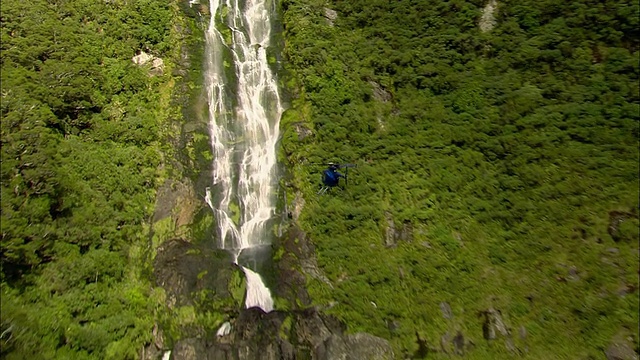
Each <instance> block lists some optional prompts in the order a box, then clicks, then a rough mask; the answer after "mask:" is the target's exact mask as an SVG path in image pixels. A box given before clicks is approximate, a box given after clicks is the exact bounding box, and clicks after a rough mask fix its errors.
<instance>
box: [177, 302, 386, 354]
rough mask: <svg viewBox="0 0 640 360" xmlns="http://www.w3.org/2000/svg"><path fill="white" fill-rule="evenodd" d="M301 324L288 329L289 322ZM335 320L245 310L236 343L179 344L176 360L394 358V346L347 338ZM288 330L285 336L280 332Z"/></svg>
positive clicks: (304, 313)
mask: <svg viewBox="0 0 640 360" xmlns="http://www.w3.org/2000/svg"><path fill="white" fill-rule="evenodd" d="M287 318H289V319H290V320H291V321H292V323H293V324H295V326H291V328H290V329H288V330H287V331H285V330H286V329H285V328H286V327H283V326H284V322H285V319H287ZM343 331H344V329H343V327H342V325H341V324H340V323H339V322H338V321H337V320H335V319H333V318H330V317H327V316H325V315H322V314H320V313H319V312H317V311H315V310H313V309H307V310H304V311H292V312H288V313H286V312H282V311H272V312H270V313H265V312H263V311H262V310H260V309H258V308H251V309H246V310H242V311H241V313H240V316H239V317H238V319H236V320H235V325H234V326H233V328H232V330H231V333H230V334H229V337H230V338H231V341H224V342H223V341H220V339H218V338H213V339H202V338H199V339H196V338H189V339H183V340H180V341H178V342H176V344H175V346H174V352H173V359H174V360H196V359H197V360H254V359H263V360H280V359H291V360H293V359H305V358H306V359H311V358H313V359H317V360H333V359H336V360H337V359H344V360H349V359H353V360H356V359H358V360H359V359H380V360H383V359H393V351H392V349H391V345H390V344H389V343H388V342H387V341H386V340H384V339H381V338H378V337H375V336H372V335H369V334H353V335H345V334H344V333H343ZM283 332H284V337H282V336H281V335H280V334H281V333H283Z"/></svg>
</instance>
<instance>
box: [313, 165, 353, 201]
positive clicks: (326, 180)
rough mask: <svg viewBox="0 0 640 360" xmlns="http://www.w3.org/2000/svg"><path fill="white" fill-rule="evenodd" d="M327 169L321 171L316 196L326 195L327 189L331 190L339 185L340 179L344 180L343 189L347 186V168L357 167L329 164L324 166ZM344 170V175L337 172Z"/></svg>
mask: <svg viewBox="0 0 640 360" xmlns="http://www.w3.org/2000/svg"><path fill="white" fill-rule="evenodd" d="M326 165H327V166H328V167H327V168H326V169H325V170H324V171H322V185H321V187H320V190H319V191H318V195H322V194H324V193H326V192H327V191H328V190H329V189H332V188H334V187H336V186H338V185H339V184H340V178H344V186H345V188H346V187H347V185H349V177H348V175H349V168H355V167H357V165H356V164H336V163H333V162H329V163H327V164H326ZM341 168H343V169H345V174H344V175H343V174H341V173H339V172H338V169H341Z"/></svg>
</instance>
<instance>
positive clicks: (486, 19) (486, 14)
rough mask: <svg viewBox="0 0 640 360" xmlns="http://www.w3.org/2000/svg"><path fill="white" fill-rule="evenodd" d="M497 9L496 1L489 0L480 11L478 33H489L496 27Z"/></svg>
mask: <svg viewBox="0 0 640 360" xmlns="http://www.w3.org/2000/svg"><path fill="white" fill-rule="evenodd" d="M497 8H498V2H497V1H496V0H489V2H488V3H487V5H485V7H484V9H482V17H480V24H479V26H480V31H482V32H487V31H491V30H492V29H493V28H494V27H495V26H496V16H495V11H496V9H497Z"/></svg>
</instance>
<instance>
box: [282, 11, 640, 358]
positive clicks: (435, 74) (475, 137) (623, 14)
mask: <svg viewBox="0 0 640 360" xmlns="http://www.w3.org/2000/svg"><path fill="white" fill-rule="evenodd" d="M486 5H487V4H486V3H484V2H482V1H457V0H456V1H444V2H443V1H429V0H419V1H409V0H398V1H386V0H384V1H383V0H366V1H364V0H349V1H347V0H344V1H341V0H333V1H318V0H284V1H282V11H283V22H284V28H285V33H284V38H285V44H286V45H285V52H284V56H285V60H286V61H285V71H286V74H287V76H288V77H287V79H288V81H287V84H286V85H287V87H288V89H290V92H291V108H290V110H288V111H287V112H286V113H285V114H284V116H283V120H282V127H283V133H284V137H283V147H282V154H281V155H282V161H283V162H285V163H286V164H287V165H288V166H289V169H290V173H289V176H288V178H287V179H285V181H283V184H284V185H286V186H288V188H287V189H288V190H287V192H288V193H287V199H288V200H289V204H288V205H289V207H290V208H291V209H294V208H295V209H296V210H295V211H293V210H291V211H292V217H294V218H295V219H297V221H298V222H299V224H300V226H301V227H302V228H303V230H304V231H306V232H307V234H308V236H309V238H310V239H311V240H312V241H313V243H314V244H315V247H316V250H317V258H318V264H319V269H320V273H318V272H315V273H314V272H309V274H308V275H309V277H308V285H309V287H310V290H311V296H312V297H313V298H314V301H315V302H316V303H317V304H319V305H322V306H323V307H326V308H327V309H329V310H327V311H328V312H329V313H331V314H334V315H336V316H337V317H339V318H340V319H342V320H344V321H345V322H346V324H347V325H348V331H351V332H357V331H367V332H370V333H372V334H374V335H377V336H380V337H383V338H386V339H390V340H391V342H392V344H393V345H394V348H395V353H396V355H397V356H398V357H400V358H423V357H428V358H446V357H447V356H448V355H446V354H452V353H458V354H461V353H465V354H467V356H468V358H479V359H485V358H486V359H498V358H504V359H508V358H513V356H514V354H520V355H523V356H525V357H528V358H532V359H543V358H544V359H549V358H567V359H585V358H593V359H595V358H602V357H603V354H604V353H607V356H614V355H615V354H614V352H615V351H619V352H621V353H624V352H625V351H626V352H627V354H626V356H633V353H634V352H636V353H637V351H638V345H637V344H638V305H639V303H638V256H639V253H638V205H639V203H638V120H639V111H640V110H639V109H640V107H639V95H638V74H639V69H638V48H639V47H638V45H639V43H638V39H639V36H638V35H639V34H638V12H639V8H638V5H637V4H636V3H634V2H631V1H605V2H595V1H586V0H581V1H571V2H557V1H529V0H525V1H504V2H492V4H491V7H492V8H493V16H494V19H493V22H492V25H493V28H491V26H486V24H483V27H482V29H481V28H480V22H481V20H482V19H483V13H482V11H483V9H484V8H485V6H486ZM485 18H486V16H485ZM485 21H486V19H485ZM328 161H334V162H348V163H355V164H357V165H358V167H357V169H355V170H353V169H352V170H350V172H349V183H348V187H346V188H345V189H343V190H342V191H339V190H338V189H334V191H330V192H329V193H328V194H325V195H322V196H319V195H317V191H318V185H319V180H320V179H319V178H320V172H321V170H322V169H323V168H322V165H318V164H322V163H325V162H328ZM302 204H304V206H303V207H302V208H301V205H302ZM301 209H302V210H301ZM636 356H637V355H636Z"/></svg>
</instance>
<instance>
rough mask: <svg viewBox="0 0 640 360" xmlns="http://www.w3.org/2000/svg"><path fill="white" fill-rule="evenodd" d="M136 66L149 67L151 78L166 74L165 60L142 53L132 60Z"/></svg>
mask: <svg viewBox="0 0 640 360" xmlns="http://www.w3.org/2000/svg"><path fill="white" fill-rule="evenodd" d="M131 61H133V63H134V64H136V65H138V66H149V76H160V75H162V74H164V60H162V59H161V58H158V57H155V56H153V55H151V54H147V53H146V52H144V51H141V52H140V53H139V54H138V55H136V56H134V57H133V58H131Z"/></svg>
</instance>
